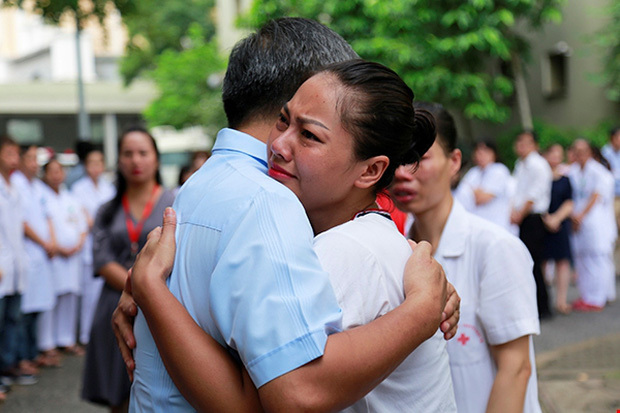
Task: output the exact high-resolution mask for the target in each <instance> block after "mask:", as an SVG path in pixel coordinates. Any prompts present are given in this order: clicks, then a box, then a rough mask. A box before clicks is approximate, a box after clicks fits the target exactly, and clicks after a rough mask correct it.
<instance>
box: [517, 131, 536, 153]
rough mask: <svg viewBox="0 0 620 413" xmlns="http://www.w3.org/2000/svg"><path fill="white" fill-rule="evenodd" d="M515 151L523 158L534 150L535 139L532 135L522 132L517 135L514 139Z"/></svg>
mask: <svg viewBox="0 0 620 413" xmlns="http://www.w3.org/2000/svg"><path fill="white" fill-rule="evenodd" d="M514 148H515V153H516V154H517V156H518V157H519V158H522V159H523V158H525V157H526V156H527V155H529V154H530V153H531V152H532V151H535V150H536V141H535V140H534V137H533V136H532V135H531V134H529V133H522V134H520V135H519V136H517V140H516V141H515V146H514Z"/></svg>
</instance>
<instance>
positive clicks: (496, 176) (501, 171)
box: [483, 164, 510, 197]
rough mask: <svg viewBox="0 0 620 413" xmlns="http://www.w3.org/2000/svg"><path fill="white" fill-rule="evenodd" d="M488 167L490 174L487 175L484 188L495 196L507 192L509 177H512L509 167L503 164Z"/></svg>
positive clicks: (500, 195)
mask: <svg viewBox="0 0 620 413" xmlns="http://www.w3.org/2000/svg"><path fill="white" fill-rule="evenodd" d="M488 168H489V171H488V174H489V176H487V177H485V178H486V179H485V180H484V188H483V190H484V191H485V192H488V193H490V194H492V195H493V196H495V197H502V196H504V195H505V194H506V192H507V182H508V179H510V172H509V171H508V168H506V167H505V166H504V165H502V164H493V165H489V166H488Z"/></svg>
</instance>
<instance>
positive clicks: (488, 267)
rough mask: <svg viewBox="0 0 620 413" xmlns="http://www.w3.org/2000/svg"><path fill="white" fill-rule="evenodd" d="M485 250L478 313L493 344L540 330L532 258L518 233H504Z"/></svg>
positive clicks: (502, 342)
mask: <svg viewBox="0 0 620 413" xmlns="http://www.w3.org/2000/svg"><path fill="white" fill-rule="evenodd" d="M491 242H492V243H491V244H490V245H489V248H487V249H485V250H484V256H483V257H480V259H481V260H483V265H482V267H481V268H480V271H481V277H480V306H479V308H478V317H480V320H481V322H482V324H483V326H484V330H485V332H486V334H487V338H488V342H489V344H491V345H498V344H504V343H507V342H509V341H512V340H515V339H517V338H519V337H522V336H524V335H529V334H539V333H540V325H539V321H538V310H537V307H536V285H535V283H534V276H533V274H532V268H533V261H532V258H531V257H530V254H529V252H528V251H527V249H526V248H525V245H523V243H522V242H521V241H520V240H519V239H517V238H516V237H513V236H509V234H505V235H503V236H502V237H501V238H498V239H495V240H493V241H491Z"/></svg>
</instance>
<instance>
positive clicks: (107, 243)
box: [92, 208, 116, 271]
mask: <svg viewBox="0 0 620 413" xmlns="http://www.w3.org/2000/svg"><path fill="white" fill-rule="evenodd" d="M102 211H103V208H102ZM100 212H101V211H100ZM102 221H103V218H102V214H101V213H98V214H97V217H96V218H95V224H94V225H93V232H92V234H93V268H94V269H95V271H98V270H99V269H100V268H101V267H103V266H104V265H106V264H108V263H110V262H112V261H116V256H115V255H114V251H113V249H112V234H111V231H110V229H111V224H110V225H104V223H103V222H102Z"/></svg>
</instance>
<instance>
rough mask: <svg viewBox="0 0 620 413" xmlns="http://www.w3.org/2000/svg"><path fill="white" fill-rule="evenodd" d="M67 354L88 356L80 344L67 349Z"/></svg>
mask: <svg viewBox="0 0 620 413" xmlns="http://www.w3.org/2000/svg"><path fill="white" fill-rule="evenodd" d="M65 353H67V354H71V355H73V356H83V355H84V354H86V351H85V350H84V348H83V347H82V346H80V345H79V344H74V345H72V346H69V347H66V348H65Z"/></svg>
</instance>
